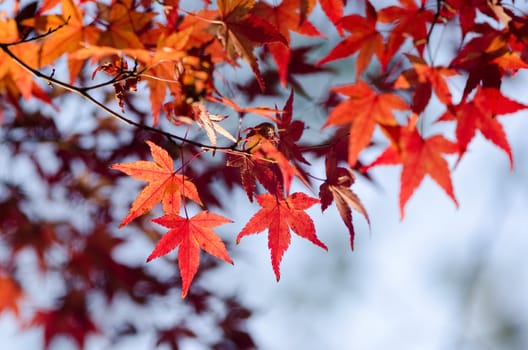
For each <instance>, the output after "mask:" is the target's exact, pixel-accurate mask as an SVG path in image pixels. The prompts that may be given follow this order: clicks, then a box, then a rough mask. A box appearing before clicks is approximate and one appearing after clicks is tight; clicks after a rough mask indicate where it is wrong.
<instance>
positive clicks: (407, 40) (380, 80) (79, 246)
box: [0, 0, 528, 349]
mask: <svg viewBox="0 0 528 350" xmlns="http://www.w3.org/2000/svg"><path fill="white" fill-rule="evenodd" d="M0 6H2V8H0V10H1V11H0V49H1V51H0V99H1V102H2V103H1V105H0V121H1V123H2V129H1V132H0V135H1V136H2V144H3V146H2V147H3V149H4V150H7V151H8V159H9V160H10V161H13V162H14V161H15V159H23V161H24V162H26V163H27V164H31V166H30V168H31V170H23V169H19V168H20V165H14V166H13V170H12V171H13V173H8V174H10V175H6V177H5V178H2V179H1V180H2V185H1V188H2V191H1V193H0V212H1V213H2V215H1V219H0V238H1V242H2V245H4V246H5V247H6V248H7V251H8V254H7V255H4V256H2V259H1V260H0V263H1V265H0V312H4V311H5V312H11V313H13V314H14V315H16V316H17V317H18V318H20V319H21V320H22V321H21V324H23V325H24V326H25V327H36V326H40V327H43V328H44V343H45V345H46V346H50V344H51V343H52V341H53V340H54V339H55V338H56V337H57V336H59V335H68V336H70V337H72V339H74V342H75V343H76V345H78V347H79V348H82V347H84V345H85V343H86V337H87V336H88V335H89V334H92V333H104V330H103V328H102V327H101V325H98V324H97V323H96V321H95V319H94V316H93V314H92V311H91V310H90V308H89V306H88V305H87V299H88V297H89V296H90V295H91V294H90V293H100V295H102V296H104V300H105V302H106V303H108V304H112V303H113V302H114V299H116V296H117V295H125V296H127V298H128V300H129V301H130V302H132V303H137V304H140V305H144V304H146V303H148V302H149V301H150V300H151V299H152V298H154V297H156V296H167V295H170V293H171V291H173V290H174V289H175V288H180V289H181V290H180V293H181V296H182V297H186V299H185V301H184V303H187V304H188V305H189V308H190V310H192V311H191V312H190V313H189V315H190V316H189V317H202V316H204V315H205V314H207V313H213V314H214V310H213V309H212V308H211V306H210V301H211V300H217V301H221V302H222V303H223V305H224V306H225V312H224V313H223V314H221V315H219V314H215V316H214V317H215V320H216V322H217V326H218V327H219V329H221V331H222V332H223V333H222V336H221V337H220V340H218V339H216V340H214V339H213V340H207V341H208V342H209V343H208V344H209V345H210V346H212V347H215V348H217V349H220V348H222V349H225V348H253V347H254V344H253V341H252V339H251V337H250V336H249V334H247V332H246V330H245V328H244V320H245V319H246V318H247V317H249V316H250V311H249V310H247V309H245V308H244V307H243V306H242V305H239V303H238V302H237V301H236V298H226V297H223V296H219V295H217V293H216V292H215V291H214V290H209V289H206V288H204V287H203V286H201V285H200V283H199V280H200V278H199V276H200V273H201V272H202V271H205V270H211V269H214V268H215V267H216V266H217V264H218V263H221V262H220V260H223V261H224V262H227V263H230V264H235V268H236V255H233V252H235V251H236V247H234V246H233V243H236V244H244V240H246V239H250V238H249V237H248V238H245V239H244V240H241V239H242V238H244V237H246V236H248V235H252V234H259V233H261V232H266V233H267V236H268V248H269V251H270V254H271V265H272V269H273V272H274V274H275V277H276V279H277V280H279V278H280V265H281V261H282V259H283V257H284V256H285V253H286V251H287V250H288V248H289V247H290V244H291V237H292V233H295V234H296V235H298V236H300V237H302V238H305V239H307V240H309V241H310V242H312V243H313V244H314V245H316V246H318V247H320V248H322V249H324V250H327V247H326V245H325V244H324V243H323V242H322V241H321V240H320V239H319V238H318V236H317V225H316V224H314V222H313V220H312V218H311V216H310V211H311V210H316V209H317V208H318V209H319V210H321V211H325V210H327V209H328V208H329V207H331V206H334V204H335V207H336V209H337V211H338V213H339V214H340V217H341V218H342V226H341V227H342V229H343V231H344V232H346V231H348V234H349V238H346V239H347V240H348V239H349V240H350V245H351V248H354V237H355V234H356V231H355V229H354V223H353V219H352V218H353V214H356V213H359V214H360V215H359V216H358V217H359V218H360V220H365V222H366V223H367V224H368V225H369V226H370V224H371V222H370V220H369V217H368V211H367V209H366V208H365V207H364V206H363V204H362V203H361V201H360V198H359V197H358V196H357V195H356V194H355V193H354V191H353V190H352V188H351V186H352V185H353V184H354V182H355V179H356V176H357V174H360V176H364V177H365V178H367V179H370V176H371V175H370V173H369V172H370V170H371V169H372V168H375V167H378V166H382V165H394V166H399V167H400V168H401V178H400V194H399V208H400V216H401V218H402V219H403V218H404V214H405V208H406V204H407V203H408V201H409V199H410V198H411V197H412V196H413V194H414V193H415V192H416V190H417V189H418V188H419V187H420V184H421V183H422V181H423V179H424V178H425V177H426V176H429V177H430V178H432V179H433V180H434V181H435V182H436V183H437V184H438V186H440V188H442V189H443V190H444V191H445V193H446V194H447V197H448V198H449V199H450V200H451V201H452V202H453V203H454V204H455V205H456V206H458V205H459V203H458V201H457V197H456V188H455V186H454V185H453V181H452V176H451V175H452V172H453V171H455V169H456V166H458V164H460V162H461V160H462V159H463V157H464V156H465V154H466V153H467V151H468V150H469V149H470V148H471V141H472V140H473V138H474V137H475V136H476V135H477V131H479V132H480V133H481V134H482V135H483V136H484V137H485V138H486V139H488V140H489V141H491V142H492V143H493V144H495V145H496V146H497V147H498V148H500V149H501V150H502V151H504V153H505V154H506V156H507V157H508V160H509V162H510V164H511V166H512V167H513V164H514V160H513V159H514V155H513V154H512V150H511V147H510V145H509V142H508V138H507V135H506V134H505V132H504V130H503V127H502V124H501V118H502V116H503V115H506V114H511V113H514V112H518V111H521V110H524V109H526V108H527V107H528V106H526V105H524V104H523V103H521V102H519V101H516V100H515V99H513V98H512V97H508V96H507V95H505V94H504V93H503V89H502V85H503V82H504V81H506V80H507V79H510V78H511V77H513V76H515V75H516V74H517V73H518V72H519V71H520V70H524V69H526V68H527V67H528V49H527V47H526V42H527V39H528V16H527V15H526V14H525V12H524V10H525V9H524V10H523V9H522V8H519V7H516V6H517V2H513V1H512V2H508V3H507V4H506V2H501V1H490V0H473V1H457V0H449V1H426V0H421V1H418V0H400V1H399V2H398V3H397V4H391V5H387V4H386V2H383V1H368V0H359V1H343V0H319V1H317V0H282V1H263V0H261V1H256V0H219V1H213V2H211V1H206V0H204V1H194V2H191V4H187V3H186V2H184V1H178V0H164V1H150V0H100V1H99V0H44V1H41V2H36V1H35V2H24V1H13V2H12V3H10V4H7V3H3V4H2V5H0ZM187 6H190V7H187ZM519 6H520V5H519ZM445 31H449V32H450V33H455V34H453V35H451V36H450V37H449V38H448V39H446V38H444V37H443V35H442V33H443V32H445ZM329 38H330V39H331V38H336V40H330V39H329ZM439 46H443V47H447V49H445V50H438V47H439ZM322 76H324V77H329V78H328V79H329V81H330V83H329V84H328V85H327V86H324V85H318V86H316V87H315V86H314V84H313V81H314V80H313V79H315V78H317V77H322ZM337 77H339V80H337ZM336 81H339V83H336ZM315 85H317V84H315ZM74 95H77V99H76V100H75V97H74ZM72 99H73V100H74V102H73V103H77V106H76V107H71V103H72V102H70V101H71V100H72ZM79 105H81V106H82V107H79ZM306 105H308V106H309V107H306ZM303 106H304V107H303ZM64 114H70V117H69V119H67V120H65V117H62V116H63V115H64ZM68 120H69V122H68ZM446 124H449V125H452V126H453V128H452V130H454V132H451V133H450V132H447V131H446V130H447V129H446V128H445V127H444V126H445V125H446ZM365 150H368V151H369V152H370V154H372V152H373V151H374V152H377V154H378V155H377V156H376V157H364V154H365V152H364V151H365ZM13 164H14V163H13ZM24 171H26V172H27V174H26V173H24ZM19 173H20V174H21V176H19V175H18V174H19ZM25 178H26V179H27V181H26V180H24V179H25ZM34 178H36V179H38V180H37V181H36V182H37V183H38V185H39V186H40V187H41V188H43V189H44V190H39V191H38V192H36V193H38V195H37V194H35V193H33V192H32V191H33V189H32V187H31V186H29V185H28V184H29V183H30V182H31V181H33V180H32V179H34ZM128 178H133V179H135V180H137V181H138V183H137V184H136V183H135V182H133V181H129V180H127V179H128ZM136 185H137V186H142V188H139V187H134V186H136ZM127 186H128V187H127ZM123 188H127V189H128V190H126V193H123ZM219 188H220V189H221V190H219ZM131 189H132V190H131ZM237 189H239V190H240V191H241V193H245V198H242V197H240V196H236V193H237V192H236V190H237ZM120 191H121V192H120ZM39 196H40V197H39ZM394 197H395V196H394ZM235 199H236V201H237V203H236V206H239V207H245V206H247V203H253V202H256V203H254V204H252V205H251V206H249V207H248V208H250V209H249V213H247V212H243V213H242V214H243V215H248V217H247V218H245V219H244V217H242V218H240V217H237V218H232V219H231V218H227V217H226V216H228V215H227V213H228V212H227V211H225V209H226V208H228V207H231V206H232V203H233V201H234V200H235ZM46 201H47V202H49V203H58V202H60V203H62V204H61V205H62V207H61V206H58V207H56V208H55V209H54V210H55V211H56V212H59V214H50V213H49V211H47V210H44V209H45V208H43V207H42V203H43V202H46ZM239 201H240V202H239ZM38 203H41V206H40V207H39V205H38ZM460 205H464V203H460ZM44 206H45V204H44ZM34 207H37V208H34ZM61 208H62V209H61ZM64 208H68V209H67V211H70V212H68V213H67V215H65V213H64V212H61V210H62V211H64ZM72 208H75V210H73V211H71V209H72ZM125 208H126V209H125ZM77 209H78V210H77ZM50 210H51V209H50ZM51 211H53V210H51ZM126 211H128V212H126ZM224 215H225V216H224ZM409 215H412V213H410V214H409ZM232 220H236V222H234V223H233V221H232ZM237 225H238V226H237ZM220 226H221V227H222V228H221V229H217V227H220ZM118 227H119V228H124V229H123V230H118ZM237 227H238V230H239V231H238V233H237V232H236V230H237ZM131 235H136V236H141V237H142V238H144V239H146V240H145V241H143V244H149V241H151V242H150V243H152V245H153V247H150V248H148V249H151V253H150V254H148V252H147V254H145V256H144V257H143V260H147V262H149V264H148V265H149V266H150V265H154V266H153V267H152V266H150V268H151V269H149V270H147V268H146V266H145V264H144V265H141V266H132V265H129V264H126V263H125V262H123V261H120V260H119V259H116V258H115V257H114V255H115V254H117V253H116V252H117V251H121V250H122V249H123V248H122V247H124V246H126V244H127V242H129V239H130V238H129V237H130V236H131ZM202 250H203V251H204V252H205V253H207V254H203V253H202V252H201V251H202ZM27 251H29V252H31V254H32V257H33V261H34V264H35V265H36V266H37V267H38V271H39V272H40V273H41V274H43V275H54V276H55V278H58V279H59V280H60V281H61V282H60V283H61V285H62V289H61V290H62V291H61V293H62V296H61V297H60V298H58V299H57V300H55V303H54V305H53V306H51V307H47V308H46V307H42V308H39V307H36V311H34V312H33V314H32V315H31V316H30V317H29V320H23V317H22V315H21V307H22V306H21V305H23V304H24V303H25V302H27V299H29V298H30V297H29V294H30V292H29V290H25V289H26V288H25V287H24V283H27V281H24V279H23V278H22V277H21V272H20V264H21V262H22V260H23V259H24V254H23V252H27ZM172 251H176V252H177V253H176V255H174V256H173V255H170V256H169V260H170V261H171V262H173V261H175V260H177V266H178V270H175V271H174V274H173V276H171V277H170V278H166V277H165V278H161V277H160V276H156V275H155V274H152V269H156V267H155V265H156V263H157V261H159V259H157V260H154V259H156V258H160V257H163V256H165V255H167V254H169V253H170V252H172ZM57 254H58V255H59V256H60V258H56V257H54V256H55V255H57ZM330 254H331V252H330ZM152 260H154V261H152ZM151 261H152V262H151ZM173 266H176V265H173ZM149 271H150V272H149ZM28 288H29V287H28ZM28 288H27V289H28ZM204 317H205V316H204ZM122 323H123V324H122V325H121V328H119V329H117V328H116V329H115V330H114V333H113V336H114V337H117V338H119V337H120V336H124V335H130V334H135V333H137V332H139V330H138V329H137V328H136V326H135V325H134V324H131V323H129V322H128V321H124V320H122ZM191 328H192V327H191V326H189V325H188V324H187V323H186V322H185V320H180V321H179V323H178V322H175V324H174V326H173V327H169V328H159V329H157V330H156V337H157V339H158V344H162V343H166V344H168V345H169V346H171V347H172V348H174V349H176V348H178V344H179V342H181V340H182V339H186V338H195V339H198V341H200V339H199V338H200V337H199V335H198V334H196V333H195V332H194V331H193V330H192V329H191ZM106 335H107V336H108V334H106Z"/></svg>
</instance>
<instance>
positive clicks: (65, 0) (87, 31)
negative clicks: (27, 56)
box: [24, 0, 101, 81]
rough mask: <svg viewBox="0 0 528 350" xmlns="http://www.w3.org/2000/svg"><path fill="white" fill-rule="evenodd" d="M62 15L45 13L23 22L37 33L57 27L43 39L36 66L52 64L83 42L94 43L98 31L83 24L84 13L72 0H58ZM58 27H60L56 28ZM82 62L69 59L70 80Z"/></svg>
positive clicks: (76, 75) (73, 78) (77, 71)
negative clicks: (59, 0)
mask: <svg viewBox="0 0 528 350" xmlns="http://www.w3.org/2000/svg"><path fill="white" fill-rule="evenodd" d="M61 6H62V12H61V15H48V16H41V17H36V18H30V19H27V20H25V21H24V25H27V26H32V27H35V29H37V30H38V31H39V32H43V33H45V32H48V31H49V30H56V31H55V32H53V33H51V34H50V35H48V36H46V37H45V38H44V39H43V42H42V44H41V45H42V46H41V49H40V50H39V51H38V62H39V66H40V67H42V66H45V65H48V64H51V63H53V62H55V60H57V58H59V57H60V56H62V55H63V54H64V53H72V52H74V51H76V50H78V49H80V48H81V47H82V46H83V45H86V44H95V43H96V42H97V40H98V39H99V35H100V33H101V30H100V29H99V28H97V27H95V26H92V25H84V24H83V16H84V13H83V11H82V9H81V8H80V7H79V6H77V4H76V3H75V2H74V0H61ZM58 28H60V29H58ZM83 64H84V62H81V61H77V60H72V59H68V68H69V69H70V81H74V80H75V79H76V78H77V77H78V76H79V72H80V71H81V69H82V66H83Z"/></svg>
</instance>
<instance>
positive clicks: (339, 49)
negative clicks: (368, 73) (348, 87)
mask: <svg viewBox="0 0 528 350" xmlns="http://www.w3.org/2000/svg"><path fill="white" fill-rule="evenodd" d="M366 12H367V16H366V17H362V16H360V15H349V16H345V17H342V18H341V19H340V20H339V22H337V23H338V24H339V25H340V26H341V27H343V28H344V29H345V30H347V31H348V32H350V33H351V34H350V36H348V37H346V38H345V39H344V40H343V41H342V42H340V43H339V44H338V45H337V46H336V47H334V48H333V49H332V51H330V53H329V54H328V55H327V56H326V57H324V58H323V59H322V60H320V61H319V62H318V63H317V64H318V65H322V64H325V63H327V62H331V61H334V60H338V59H341V58H345V57H348V56H350V55H353V54H354V53H356V52H359V55H358V59H357V62H356V72H357V75H358V76H359V75H361V73H363V71H365V69H366V68H367V66H368V65H369V63H370V61H371V60H372V56H374V55H376V56H377V57H378V59H379V60H380V62H381V63H382V65H383V67H385V66H386V64H387V62H386V61H385V59H384V51H385V45H384V43H383V36H382V35H381V34H380V33H379V32H378V30H377V29H376V23H377V14H376V10H375V9H374V7H372V5H371V4H370V3H369V2H367V9H366Z"/></svg>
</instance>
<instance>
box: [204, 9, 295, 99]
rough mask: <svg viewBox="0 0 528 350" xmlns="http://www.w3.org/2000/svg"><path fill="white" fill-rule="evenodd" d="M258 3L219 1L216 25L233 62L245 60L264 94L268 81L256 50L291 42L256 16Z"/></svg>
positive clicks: (213, 27)
mask: <svg viewBox="0 0 528 350" xmlns="http://www.w3.org/2000/svg"><path fill="white" fill-rule="evenodd" d="M254 6H255V0H219V1H218V11H219V13H220V21H216V22H214V23H213V24H212V29H213V30H215V31H216V34H217V37H218V38H219V40H220V41H221V43H222V45H223V46H224V48H225V50H226V51H227V54H228V56H229V57H231V58H236V57H237V55H238V56H240V57H241V58H242V59H244V60H245V61H246V62H247V63H248V64H249V65H250V67H251V69H252V70H253V73H254V74H255V76H256V78H257V81H258V83H259V85H260V88H261V89H262V90H264V80H263V79H262V76H261V74H260V70H259V67H258V63H257V59H256V57H255V55H254V53H253V46H254V44H255V43H257V44H266V43H271V42H281V43H282V44H283V45H286V46H288V41H287V40H286V38H285V37H284V36H283V35H282V34H281V33H280V31H279V30H278V29H277V28H276V27H275V26H273V25H272V24H270V23H269V22H268V21H267V19H265V18H262V17H260V16H257V15H255V14H254V13H252V11H251V10H252V9H253V7H254Z"/></svg>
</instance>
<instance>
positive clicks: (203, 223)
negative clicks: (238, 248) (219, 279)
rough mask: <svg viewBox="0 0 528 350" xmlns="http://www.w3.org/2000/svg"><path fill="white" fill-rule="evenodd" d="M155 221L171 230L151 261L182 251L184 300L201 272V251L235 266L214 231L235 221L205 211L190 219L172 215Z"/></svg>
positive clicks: (150, 257) (164, 237)
mask: <svg viewBox="0 0 528 350" xmlns="http://www.w3.org/2000/svg"><path fill="white" fill-rule="evenodd" d="M152 221H153V222H155V223H157V224H160V225H162V226H164V227H167V228H170V230H169V231H168V232H167V233H166V234H165V235H164V236H163V237H162V238H161V239H160V240H159V242H158V243H157V244H156V247H154V250H153V251H152V253H150V255H149V257H148V258H147V261H151V260H152V259H155V258H159V257H160V256H163V255H165V254H167V253H169V252H170V251H172V250H173V249H175V248H176V247H178V266H179V268H180V275H181V278H182V293H181V296H182V298H184V297H185V296H186V295H187V292H188V291H189V287H190V285H191V282H192V280H193V278H194V275H195V274H196V271H198V266H199V265H200V248H201V249H203V250H205V251H206V252H207V253H209V254H211V255H214V256H216V257H217V258H219V259H222V260H224V261H226V262H228V263H230V264H232V263H233V261H232V260H231V258H230V257H229V254H228V253H227V250H226V247H225V245H224V243H223V242H222V240H221V239H220V237H218V235H217V234H216V233H214V231H213V230H212V228H213V227H217V226H220V225H223V224H226V223H230V222H232V221H231V220H229V219H227V218H225V217H223V216H221V215H218V214H213V213H209V212H207V211H202V212H200V213H198V214H196V215H195V216H193V217H192V218H190V219H189V218H184V217H181V216H178V215H174V214H171V215H165V216H162V217H160V218H157V219H154V220H152Z"/></svg>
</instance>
